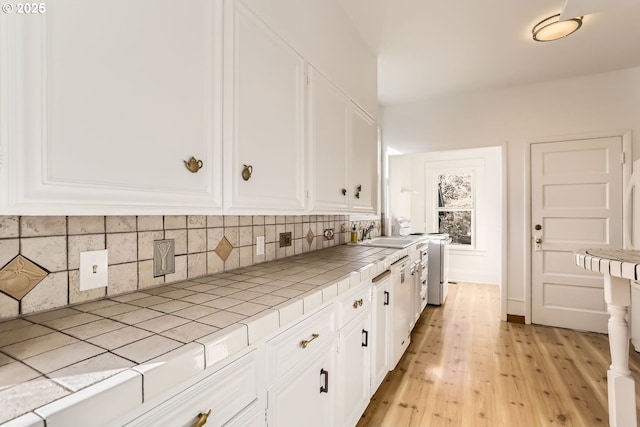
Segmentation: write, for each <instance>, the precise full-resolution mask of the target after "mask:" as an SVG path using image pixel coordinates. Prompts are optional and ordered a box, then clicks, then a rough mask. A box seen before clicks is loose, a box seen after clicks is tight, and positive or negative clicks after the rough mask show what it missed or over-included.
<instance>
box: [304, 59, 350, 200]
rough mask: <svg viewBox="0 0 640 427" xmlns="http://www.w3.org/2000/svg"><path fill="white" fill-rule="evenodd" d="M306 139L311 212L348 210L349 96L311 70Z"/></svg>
mask: <svg viewBox="0 0 640 427" xmlns="http://www.w3.org/2000/svg"><path fill="white" fill-rule="evenodd" d="M309 77H310V85H309V89H310V93H309V142H310V147H311V148H310V150H311V165H312V168H311V172H312V179H311V181H310V182H312V183H313V189H312V192H311V193H312V194H311V198H312V200H313V211H315V212H323V211H328V212H332V213H334V212H338V211H347V210H348V201H349V197H350V196H351V197H353V191H349V190H348V189H347V187H348V185H347V184H348V181H347V165H348V151H347V148H348V141H349V135H348V129H347V120H348V118H349V104H350V101H349V98H347V96H346V95H345V94H344V93H343V92H342V91H340V90H339V89H338V88H337V87H335V86H334V85H333V84H332V83H331V82H330V81H328V80H327V79H326V78H325V77H324V76H322V75H321V74H319V73H318V72H317V71H315V70H314V69H312V68H311V69H310V73H309Z"/></svg>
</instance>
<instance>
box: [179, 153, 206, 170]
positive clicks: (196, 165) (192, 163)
mask: <svg viewBox="0 0 640 427" xmlns="http://www.w3.org/2000/svg"><path fill="white" fill-rule="evenodd" d="M184 165H185V166H186V167H187V169H189V171H190V172H191V173H196V172H198V171H199V170H200V169H201V168H202V166H204V163H202V160H196V158H195V157H193V156H192V157H191V158H190V159H189V161H186V160H184Z"/></svg>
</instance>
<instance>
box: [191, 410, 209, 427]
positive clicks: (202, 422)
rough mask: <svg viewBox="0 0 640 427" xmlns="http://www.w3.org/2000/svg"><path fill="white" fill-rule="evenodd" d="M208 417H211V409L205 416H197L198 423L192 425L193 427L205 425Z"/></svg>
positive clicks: (201, 414)
mask: <svg viewBox="0 0 640 427" xmlns="http://www.w3.org/2000/svg"><path fill="white" fill-rule="evenodd" d="M209 415H211V409H209V412H207V413H206V414H204V413H200V414H198V421H197V422H196V423H195V424H194V425H193V427H202V426H203V425H205V424H206V423H207V419H208V418H209Z"/></svg>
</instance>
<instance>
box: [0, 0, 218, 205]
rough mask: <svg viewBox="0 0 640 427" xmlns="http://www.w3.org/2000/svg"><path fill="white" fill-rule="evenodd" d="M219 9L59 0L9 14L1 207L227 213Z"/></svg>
mask: <svg viewBox="0 0 640 427" xmlns="http://www.w3.org/2000/svg"><path fill="white" fill-rule="evenodd" d="M216 8H221V3H220V2H219V1H215V0H193V1H190V2H189V4H188V6H187V5H185V4H184V3H182V2H176V1H170V0H138V1H135V2H131V1H125V0H113V1H107V2H105V1H97V0H83V1H71V0H56V1H55V2H51V3H48V4H47V10H46V12H45V13H43V14H42V15H39V16H35V15H31V16H27V15H16V14H12V15H5V14H3V15H4V16H2V17H0V19H2V22H1V24H2V25H1V26H0V27H2V30H1V31H2V37H0V44H1V46H0V56H1V57H0V67H2V68H1V69H0V90H1V92H2V94H3V97H2V105H0V107H1V108H0V111H2V119H3V120H5V119H6V123H5V126H6V127H5V129H4V130H3V132H2V133H1V134H0V137H1V138H2V139H1V140H0V180H1V181H0V185H1V189H2V191H0V194H1V195H0V198H2V199H1V200H0V206H1V207H0V213H11V214H37V213H41V214H54V213H58V214H113V213H126V212H128V213H139V212H144V213H157V214H166V213H169V212H207V213H221V198H222V196H221V189H222V185H221V182H222V179H221V178H222V174H221V164H222V161H221V155H222V152H221V89H222V87H221V67H222V63H221V51H222V22H221V11H217V10H216ZM191 157H194V159H195V160H194V161H193V162H192V163H193V164H194V165H195V168H194V169H197V168H198V167H200V166H201V168H200V169H199V170H198V171H197V172H196V173H192V172H190V171H189V170H188V169H187V167H186V164H185V161H189V159H190V158H191Z"/></svg>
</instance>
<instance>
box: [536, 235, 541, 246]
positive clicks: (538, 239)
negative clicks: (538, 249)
mask: <svg viewBox="0 0 640 427" xmlns="http://www.w3.org/2000/svg"><path fill="white" fill-rule="evenodd" d="M540 243H542V239H541V238H539V237H538V238H537V239H536V244H538V245H539V244H540Z"/></svg>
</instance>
